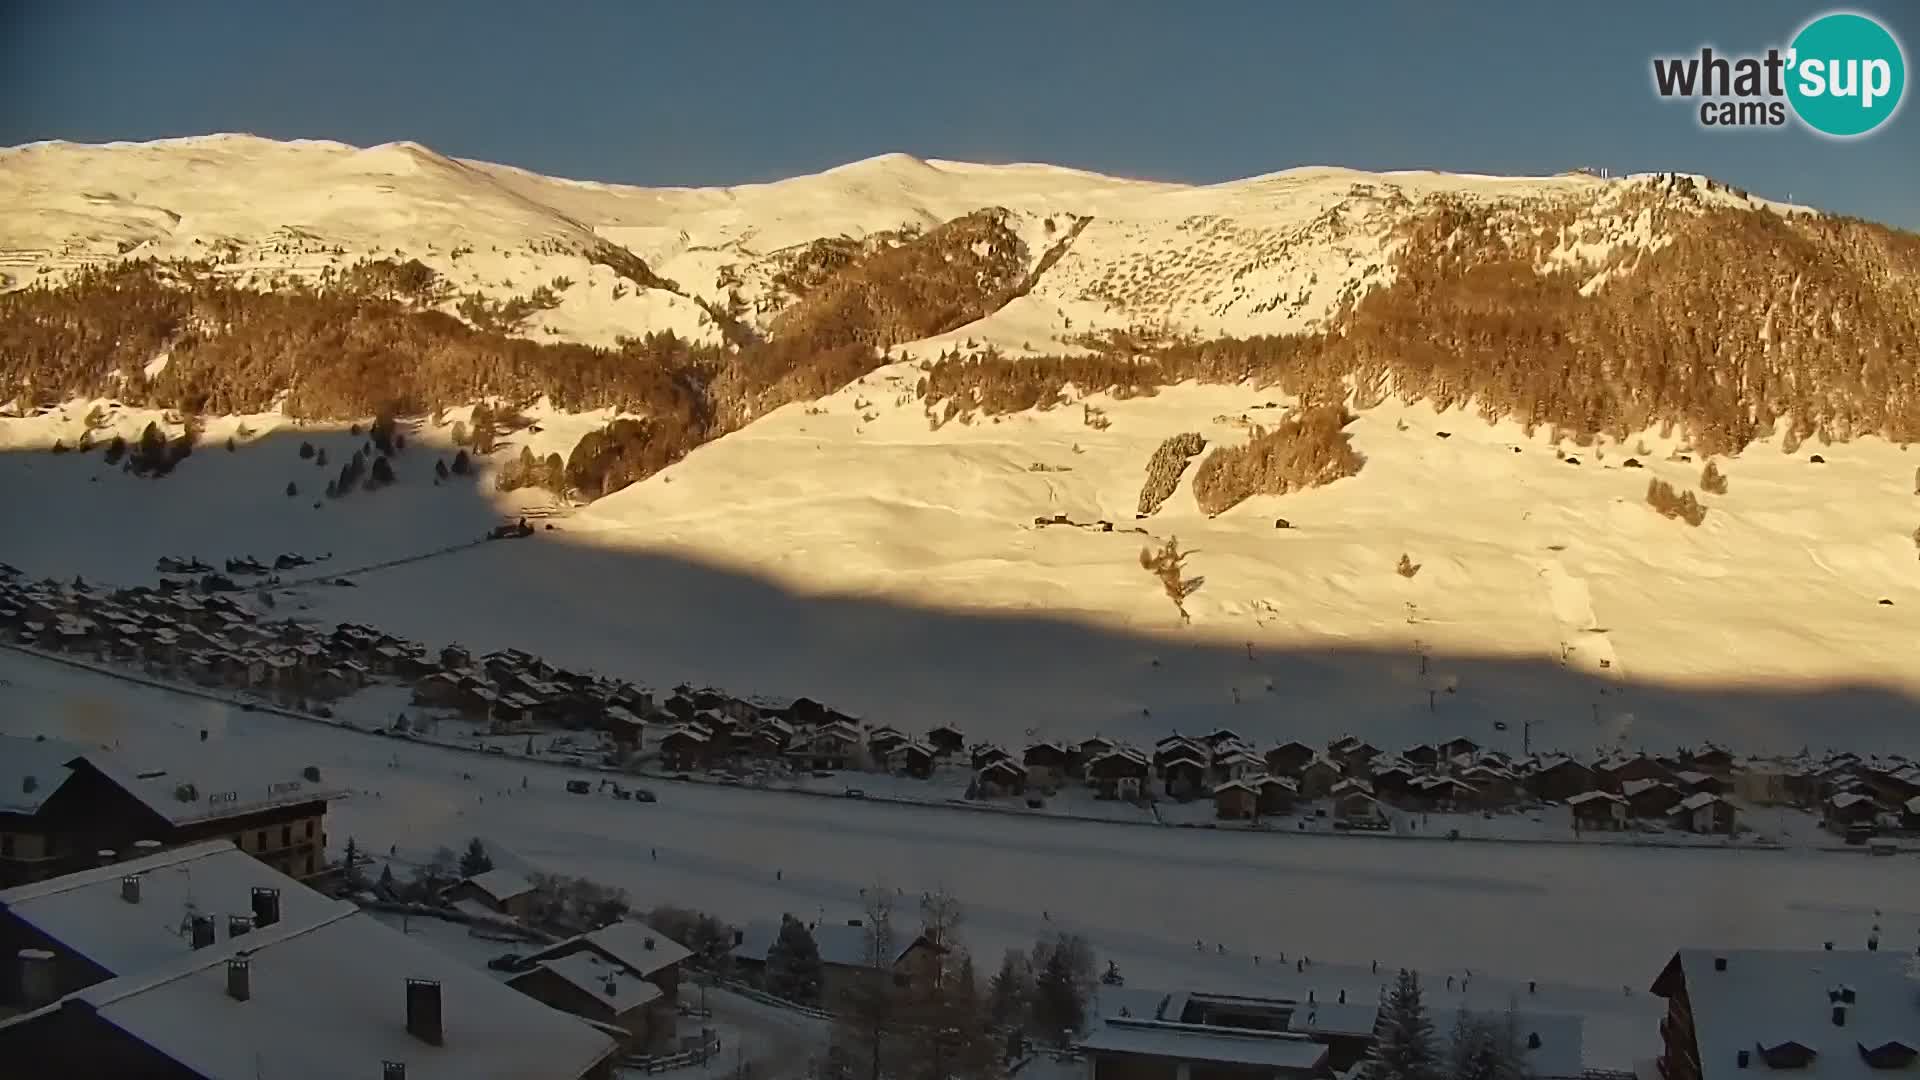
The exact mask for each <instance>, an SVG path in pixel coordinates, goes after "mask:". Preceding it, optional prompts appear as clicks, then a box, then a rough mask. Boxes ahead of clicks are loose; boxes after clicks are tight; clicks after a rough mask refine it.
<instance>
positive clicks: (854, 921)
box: [847, 919, 860, 926]
mask: <svg viewBox="0 0 1920 1080" xmlns="http://www.w3.org/2000/svg"><path fill="white" fill-rule="evenodd" d="M847 925H848V926H859V925H860V920H859V919H848V920H847Z"/></svg>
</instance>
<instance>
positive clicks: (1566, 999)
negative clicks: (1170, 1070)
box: [0, 653, 1920, 1065]
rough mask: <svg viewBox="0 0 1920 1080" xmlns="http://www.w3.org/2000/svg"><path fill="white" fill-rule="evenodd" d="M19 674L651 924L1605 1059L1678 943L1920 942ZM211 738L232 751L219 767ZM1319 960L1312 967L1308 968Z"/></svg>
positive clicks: (1459, 858)
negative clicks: (1519, 1029) (561, 880)
mask: <svg viewBox="0 0 1920 1080" xmlns="http://www.w3.org/2000/svg"><path fill="white" fill-rule="evenodd" d="M0 679H5V680H6V681H7V685H6V686H3V687H0V695H4V696H0V718H3V719H0V723H4V725H5V730H6V731H7V732H8V733H12V734H28V733H34V732H47V733H49V734H62V735H66V736H68V737H75V738H79V739H83V740H86V741H90V742H95V743H100V742H106V743H112V742H118V743H120V744H121V747H122V749H123V750H125V751H133V752H138V753H142V754H143V755H147V756H150V757H152V758H154V759H156V760H172V761H181V760H190V759H191V757H192V756H194V755H197V754H200V753H204V752H209V751H210V752H213V753H217V754H220V755H223V756H228V757H232V758H238V759H241V760H248V761H259V762H261V763H262V767H263V769H265V768H266V767H267V766H268V765H269V764H271V765H272V766H274V767H276V768H298V767H302V766H305V765H308V764H314V765H318V766H320V768H321V769H322V771H323V775H324V776H325V778H326V779H327V781H328V782H329V783H333V784H339V785H342V786H345V787H348V788H350V789H352V790H353V791H354V795H353V796H352V798H351V799H349V800H348V801H346V802H344V803H342V804H340V805H338V806H337V807H336V809H335V813H334V816H333V819H332V822H331V824H330V826H329V832H330V835H331V837H332V840H333V843H334V846H335V847H336V848H338V847H340V846H342V845H344V843H345V842H346V839H347V838H348V837H353V838H355V839H356V840H357V841H358V842H359V843H360V844H361V845H362V846H363V847H364V848H365V849H367V850H369V851H372V852H384V851H386V850H387V849H388V848H389V847H392V848H395V849H397V850H398V851H400V852H401V853H402V854H405V853H407V852H414V853H416V854H424V853H426V852H430V851H431V850H432V848H433V847H435V846H438V845H447V846H452V847H458V846H460V845H461V844H464V842H465V841H466V840H467V839H468V838H469V837H472V836H480V837H482V838H483V839H484V840H485V841H486V842H487V843H489V844H490V845H492V846H494V847H496V848H498V849H500V850H501V851H502V852H503V853H505V854H506V856H507V857H508V858H510V859H512V860H516V861H518V862H524V863H526V864H530V865H534V866H539V867H543V868H545V869H548V870H552V871H557V872H564V873H572V874H582V875H586V876H589V877H592V878H595V879H598V880H601V881H605V882H607V883H610V884H614V885H618V886H620V887H623V888H626V889H627V890H629V891H630V892H631V893H632V895H633V896H634V898H635V900H636V902H637V903H638V904H640V905H642V906H644V905H650V904H653V903H679V904H686V905H692V906H698V907H702V908H707V909H710V910H713V911H714V912H716V913H717V914H720V915H722V916H724V917H727V918H730V919H734V920H740V921H745V920H749V919H757V918H772V917H776V916H777V915H778V914H779V913H780V912H782V911H792V912H794V913H796V914H801V915H813V916H817V917H824V918H828V919H837V918H845V917H851V916H854V915H857V914H858V913H859V908H860V902H861V901H860V890H861V889H862V888H864V887H868V886H872V885H875V884H877V883H884V884H885V885H886V886H889V887H892V888H896V889H899V890H902V891H903V892H904V894H905V897H906V900H907V901H908V903H909V907H910V901H911V898H912V897H913V896H914V895H915V894H916V893H917V892H919V891H920V890H923V889H928V888H937V887H945V888H949V889H951V890H953V891H954V892H955V893H956V894H957V895H958V896H959V897H961V898H962V899H963V900H964V901H965V902H966V904H967V909H968V917H967V931H966V934H967V938H968V940H969V942H970V943H971V945H972V947H973V949H974V950H975V952H976V953H977V954H978V955H980V956H981V957H982V961H981V963H982V966H991V965H992V964H993V963H994V962H995V961H996V959H997V956H998V954H999V951H1000V950H1001V949H1003V948H1006V947H1009V946H1014V945H1025V944H1027V943H1030V942H1031V941H1032V940H1033V938H1034V937H1035V936H1036V935H1038V934H1040V933H1043V932H1046V931H1048V930H1051V929H1055V928H1071V929H1075V930H1079V931H1081V932H1084V933H1086V934H1087V935H1089V936H1090V937H1091V938H1092V940H1093V941H1094V943H1095V945H1096V947H1097V948H1098V950H1099V951H1100V953H1101V954H1102V956H1104V957H1108V958H1111V959H1113V960H1115V961H1117V962H1118V963H1119V965H1120V967H1121V970H1122V971H1123V972H1124V973H1125V974H1126V975H1127V976H1128V980H1129V985H1130V986H1131V985H1144V986H1163V985H1164V986H1169V987H1175V986H1179V987H1203V986H1204V987H1210V988H1215V989H1233V988H1240V989H1247V990H1251V989H1255V988H1260V987H1266V988H1269V989H1281V988H1287V989H1294V990H1299V991H1304V989H1306V988H1307V987H1312V988H1314V989H1315V990H1316V992H1318V993H1320V994H1323V995H1328V996H1331V995H1332V994H1334V993H1337V991H1338V990H1339V989H1341V988H1345V989H1347V990H1348V991H1349V994H1350V996H1353V995H1359V996H1358V997H1357V998H1356V1000H1364V999H1365V998H1366V997H1367V996H1368V995H1371V994H1372V993H1373V992H1374V990H1373V987H1374V986H1375V985H1376V983H1377V980H1376V979H1375V977H1374V976H1373V975H1372V964H1373V963H1374V962H1375V961H1378V962H1379V964H1380V965H1381V969H1382V970H1383V971H1387V970H1390V969H1391V968H1393V967H1396V966H1399V965H1408V966H1412V967H1415V968H1418V969H1419V970H1421V971H1423V972H1424V973H1426V974H1427V976H1428V978H1429V980H1430V981H1432V982H1434V983H1437V984H1438V985H1437V986H1436V991H1437V992H1436V994H1435V996H1436V998H1438V999H1439V1002H1440V1004H1441V1005H1442V1007H1451V1004H1452V1003H1456V1002H1459V1001H1463V1000H1466V1001H1471V1002H1473V1003H1475V1004H1478V1005H1487V1006H1497V1005H1500V1004H1503V1003H1504V1002H1505V1001H1506V1000H1507V999H1508V997H1509V996H1510V995H1516V994H1517V995H1519V996H1521V997H1523V998H1527V997H1530V1000H1528V1001H1527V1002H1525V1004H1528V1005H1530V1006H1533V1007H1535V1008H1538V1009H1540V1010H1545V1011H1553V1010H1561V1011H1579V1012H1582V1013H1584V1014H1586V1015H1587V1016H1588V1017H1589V1021H1588V1048H1589V1049H1588V1054H1589V1059H1590V1061H1589V1063H1590V1064H1594V1065H1624V1064H1626V1063H1627V1062H1628V1061H1629V1060H1630V1059H1631V1058H1633V1057H1634V1056H1636V1055H1644V1054H1650V1053H1651V1052H1652V1051H1653V1050H1654V1048H1655V1046H1656V1044H1657V1041H1658V1035H1657V1031H1656V1025H1657V1023H1658V1013H1659V1010H1658V1004H1659V1003H1658V1001H1657V999H1654V998H1652V997H1650V996H1649V995H1648V994H1647V993H1645V986H1646V985H1647V984H1648V983H1649V982H1650V981H1651V979H1652V977H1653V976H1654V975H1655V974H1657V973H1658V970H1659V968H1660V966H1661V965H1662V964H1663V963H1664V961H1665V960H1666V959H1667V957H1668V956H1669V955H1670V953H1671V952H1672V951H1673V950H1674V949H1675V948H1676V947H1678V946H1681V945H1705V946H1711V945H1716V944H1719V945H1728V946H1783V947H1816V948H1817V947H1818V946H1819V943H1820V942H1822V941H1826V940H1833V941H1836V942H1839V943H1842V944H1845V945H1852V946H1859V945H1860V944H1862V943H1864V941H1865V939H1866V936H1867V934H1868V933H1869V931H1870V928H1871V927H1872V926H1873V925H1874V924H1875V922H1876V921H1878V922H1880V923H1881V924H1882V925H1883V927H1884V932H1883V941H1884V943H1885V947H1886V948H1889V949H1898V950H1903V951H1904V950H1909V949H1913V948H1915V947H1916V945H1920V904H1916V902H1915V900H1914V897H1915V896H1917V895H1920V859H1916V858H1913V857H1910V856H1899V857H1895V858H1890V859H1887V858H1882V859H1872V858H1868V857H1866V856H1864V855H1860V854H1837V853H1817V852H1809V851H1788V852H1718V851H1710V850H1703V851H1666V850H1653V849H1638V848H1618V847H1561V846H1553V847H1542V846H1511V845H1497V844H1445V843H1413V842H1389V841H1379V842H1368V841H1359V840H1350V839H1342V838H1334V837H1286V836H1275V837H1250V836H1242V835H1235V834H1232V833H1222V832H1211V831H1205V830H1184V829H1182V830H1176V829H1154V828H1116V827H1113V826H1109V825H1102V824H1097V823H1080V822H1063V821H1047V820H1011V819H1008V818H1004V817H1002V816H1000V815H994V814H966V813H954V812H949V811H944V810H934V809H927V810H916V809H912V808H907V807H899V806H889V805H880V804H873V803H864V802H861V801H858V800H851V799H824V798H808V797H803V796H797V795H790V794H782V793H774V792H756V791H752V790H749V789H737V788H723V787H707V786H700V785H690V784H674V783H661V784H657V785H655V786H656V787H657V789H658V791H659V794H660V801H659V802H658V803H657V804H652V805H648V804H639V803H631V802H618V801H615V800H612V799H610V798H605V797H599V796H577V795H571V794H568V793H566V791H565V790H564V787H563V781H564V779H565V778H566V777H567V776H568V775H570V773H569V772H568V771H567V770H565V769H562V768H559V767H557V766H547V765H539V764H529V763H526V762H518V761H512V760H508V759H496V758H492V757H486V756H479V755H473V754H465V753H457V752H453V751H448V750H444V749H439V748H435V747H430V746H423V745H419V744H415V743H412V742H409V741H405V740H396V739H387V738H380V737H376V736H371V735H365V734H361V733H356V732H352V731H347V730H342V729H339V728H334V727H329V726H325V725H317V724H311V723H304V722H300V721H293V720H287V719H284V718H279V717H273V716H267V715H262V714H255V713H245V712H239V711H233V710H226V709H223V708H221V707H220V706H216V705H211V704H209V703H205V702H191V701H188V700H187V699H183V698H179V697H176V696H173V695H168V694H164V693H160V692H156V691H151V690H145V689H141V688H137V687H133V686H130V685H128V684H124V683H119V682H117V681H114V680H107V679H102V678H99V677H97V676H91V675H87V674H83V673H80V672H75V671H73V670H71V669H67V668H62V667H59V666H57V665H51V664H48V663H45V662H43V661H37V660H30V659H26V658H23V657H20V656H19V655H18V654H11V653H9V654H5V655H4V656H3V657H0ZM200 727H209V728H210V729H211V731H212V732H213V740H214V741H212V742H211V743H210V744H208V745H207V746H205V747H203V746H202V745H201V744H199V743H198V742H197V737H196V734H195V733H196V731H197V729H198V728H200ZM468 775H470V776H471V777H472V779H466V777H467V776H468ZM523 780H524V782H525V783H526V786H525V787H524V788H523V787H521V784H522V782H523ZM1196 941H1198V942H1201V943H1202V946H1201V947H1200V948H1198V949H1196V947H1195V943H1196ZM1222 949H1224V951H1221V950H1222ZM1283 953H1284V954H1285V955H1286V956H1287V962H1286V963H1282V962H1280V960H1279V957H1280V955H1281V954H1283ZM1256 954H1257V955H1258V956H1259V957H1260V961H1259V962H1258V963H1257V964H1256V963H1255V961H1254V956H1255V955H1256ZM1303 956H1304V957H1311V959H1312V968H1311V969H1310V970H1302V971H1296V970H1295V968H1294V966H1293V965H1294V964H1295V963H1297V962H1298V961H1299V960H1300V959H1301V958H1302V957H1303ZM1469 969H1471V971H1472V972H1473V975H1472V978H1471V981H1470V982H1469V983H1468V984H1467V989H1466V991H1465V992H1464V994H1463V993H1462V992H1461V991H1460V990H1459V989H1458V985H1459V983H1458V982H1457V981H1456V989H1455V990H1454V991H1452V992H1451V993H1449V992H1448V991H1447V990H1446V989H1445V981H1444V980H1445V978H1446V976H1447V975H1449V974H1452V975H1455V976H1456V978H1457V979H1464V978H1465V977H1466V972H1467V971H1468V970H1469ZM1528 980H1537V981H1538V983H1539V988H1538V994H1537V995H1533V996H1530V995H1528V994H1527V988H1526V983H1527V981H1528Z"/></svg>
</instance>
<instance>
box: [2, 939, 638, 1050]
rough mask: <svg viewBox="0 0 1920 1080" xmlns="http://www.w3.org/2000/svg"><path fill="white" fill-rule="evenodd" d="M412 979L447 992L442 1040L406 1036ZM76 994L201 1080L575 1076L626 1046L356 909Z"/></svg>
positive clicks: (24, 1019)
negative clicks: (237, 974)
mask: <svg viewBox="0 0 1920 1080" xmlns="http://www.w3.org/2000/svg"><path fill="white" fill-rule="evenodd" d="M236 958H244V959H245V960H246V961H247V965H248V974H247V979H248V996H247V1000H245V1001H238V1000H235V999H234V998H233V997H232V996H230V995H229V994H228V992H227V987H228V978H229V976H228V971H227V961H228V960H229V959H236ZM409 979H429V980H434V981H436V982H437V983H438V984H439V991H440V1001H441V1030H442V1033H443V1038H442V1041H441V1045H438V1046H435V1045H432V1044H430V1043H428V1042H426V1041H425V1040H423V1039H421V1038H419V1037H417V1036H415V1035H412V1034H410V1033H409V1032H408V1031H407V1023H406V1022H407V1010H406V986H407V980H409ZM73 998H77V999H79V1000H81V1001H83V1002H85V1003H86V1004H88V1005H90V1006H91V1007H92V1011H93V1012H95V1013H96V1014H97V1015H98V1016H99V1017H100V1018H101V1019H102V1020H104V1021H105V1022H107V1023H109V1024H111V1025H113V1026H114V1027H116V1028H118V1029H120V1030H121V1031H124V1032H126V1033H127V1034H128V1035H131V1036H132V1037H133V1038H134V1039H137V1040H139V1041H140V1042H142V1043H145V1044H146V1045H147V1046H149V1047H151V1048H153V1050H154V1051H155V1052H157V1053H159V1054H161V1055H163V1056H165V1057H167V1058H169V1059H171V1060H173V1061H175V1062H177V1063H179V1064H180V1065H181V1066H183V1067H184V1068H185V1069H186V1070H188V1071H190V1072H193V1073H196V1074H198V1075H201V1076H284V1077H316V1078H317V1077H331V1076H378V1075H379V1074H380V1068H381V1062H383V1061H401V1062H405V1063H406V1065H407V1076H408V1078H409V1080H422V1078H425V1080H440V1078H446V1080H466V1078H468V1077H473V1076H481V1075H485V1076H551V1077H578V1076H581V1075H584V1074H585V1073H586V1072H588V1071H589V1070H590V1069H592V1068H593V1067H594V1066H595V1065H597V1064H598V1063H599V1062H601V1061H602V1060H604V1059H605V1058H606V1057H607V1056H608V1055H609V1054H611V1053H612V1052H613V1051H614V1049H615V1047H616V1046H617V1044H616V1043H615V1041H614V1040H613V1039H612V1038H611V1037H610V1036H608V1035H607V1034H606V1033H604V1032H603V1031H601V1030H600V1029H599V1028H596V1027H594V1026H592V1025H590V1024H587V1023H586V1022H584V1021H582V1020H580V1019H578V1018H577V1017H574V1016H570V1015H568V1014H566V1013H563V1012H560V1011H559V1010H556V1009H551V1008H548V1007H547V1006H545V1005H542V1004H541V1003H539V1002H537V1001H535V1000H534V999H532V998H530V997H527V996H526V995H524V994H521V993H520V992H518V991H516V990H514V989H512V988H510V987H508V986H506V985H504V984H502V983H499V982H496V981H494V980H493V979H491V978H489V977H487V975H485V974H484V973H482V972H480V971H478V970H475V969H473V968H471V967H468V966H467V965H465V964H464V963H462V962H460V961H459V960H456V959H454V958H453V957H451V956H449V955H447V954H445V953H443V952H442V951H441V950H439V949H437V948H435V947H434V946H432V945H430V944H427V943H425V942H421V941H416V940H415V939H413V938H411V937H408V936H407V935H405V934H400V933H396V932H395V931H393V930H392V929H391V928H389V927H387V926H384V925H382V924H380V923H379V922H377V921H375V920H374V919H373V918H372V917H371V916H368V915H364V914H361V913H360V912H358V911H357V910H355V909H354V908H353V907H352V905H350V904H341V905H339V908H338V910H337V911H336V912H335V913H334V914H333V916H332V917H331V918H328V919H326V920H325V921H322V922H319V923H310V924H308V925H305V926H284V927H275V928H272V929H268V930H261V931H256V932H255V933H254V934H253V935H249V936H248V937H247V938H242V939H240V940H238V941H235V942H232V943H231V944H228V943H224V942H223V943H221V944H220V945H218V946H213V947H209V948H206V949H202V950H200V951H198V952H195V953H192V954H190V955H187V956H183V957H180V958H178V959H177V960H176V961H175V962H174V963H172V964H170V965H168V966H166V967H165V968H162V969H160V970H156V971H153V972H149V973H145V974H141V975H131V976H126V977H123V978H118V979H111V980H109V981H107V982H103V983H100V984H98V985H96V986H93V987H90V988H88V989H86V990H82V991H80V992H79V993H78V994H75V995H73ZM69 1000H71V999H69ZM38 1015H41V1014H28V1016H26V1017H22V1018H20V1020H17V1021H15V1022H16V1023H19V1022H32V1020H33V1019H34V1018H35V1017H36V1016H38Z"/></svg>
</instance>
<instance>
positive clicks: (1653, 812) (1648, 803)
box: [1620, 779, 1685, 818]
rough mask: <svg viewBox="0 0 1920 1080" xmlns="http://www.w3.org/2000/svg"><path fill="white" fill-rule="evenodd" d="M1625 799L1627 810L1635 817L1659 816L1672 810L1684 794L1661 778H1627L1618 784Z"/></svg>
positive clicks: (1665, 814) (1664, 815)
mask: <svg viewBox="0 0 1920 1080" xmlns="http://www.w3.org/2000/svg"><path fill="white" fill-rule="evenodd" d="M1620 794H1621V795H1623V796H1624V797H1625V798H1626V800H1627V812H1628V813H1629V814H1631V815H1632V816H1634V817H1637V818H1661V817H1666V816H1667V815H1668V814H1671V813H1672V812H1673V808H1674V807H1675V806H1678V805H1679V804H1680V800H1681V799H1682V798H1684V797H1685V796H1683V795H1681V793H1680V789H1679V788H1677V787H1674V786H1673V785H1672V784H1669V783H1667V782H1665V781H1662V780H1653V779H1647V780H1629V781H1627V782H1626V783H1624V784H1622V785H1621V786H1620Z"/></svg>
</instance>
